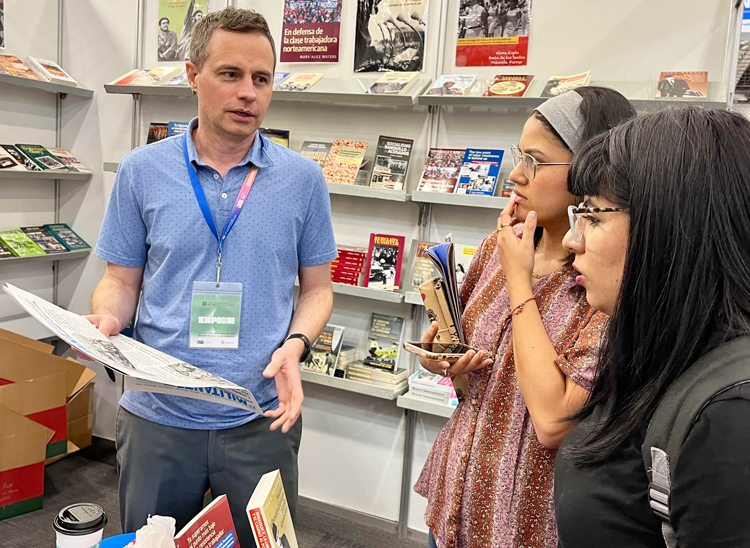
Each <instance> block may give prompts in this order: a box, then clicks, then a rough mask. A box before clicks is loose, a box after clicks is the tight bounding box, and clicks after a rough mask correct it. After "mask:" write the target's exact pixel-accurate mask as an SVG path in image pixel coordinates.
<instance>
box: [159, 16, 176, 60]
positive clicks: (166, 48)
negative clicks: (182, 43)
mask: <svg viewBox="0 0 750 548" xmlns="http://www.w3.org/2000/svg"><path fill="white" fill-rule="evenodd" d="M159 28H160V29H161V33H160V34H159V50H158V57H159V61H177V33H176V32H175V31H173V30H169V18H168V17H162V18H161V19H159Z"/></svg>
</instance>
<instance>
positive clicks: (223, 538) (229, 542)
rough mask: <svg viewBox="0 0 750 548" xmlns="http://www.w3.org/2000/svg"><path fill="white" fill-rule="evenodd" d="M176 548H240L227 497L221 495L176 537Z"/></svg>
mask: <svg viewBox="0 0 750 548" xmlns="http://www.w3.org/2000/svg"><path fill="white" fill-rule="evenodd" d="M174 546H175V548H198V547H200V548H233V547H235V546H239V541H238V540H237V531H236V530H235V527H234V520H233V519H232V512H231V510H230V509H229V501H228V500H227V496H226V495H219V496H218V497H216V498H215V499H214V500H213V501H212V502H211V503H210V504H209V505H208V506H206V507H205V508H204V509H203V510H201V511H200V512H199V513H198V515H196V516H195V517H194V518H193V519H192V520H190V522H189V523H188V524H187V525H186V526H185V527H183V528H182V530H181V531H180V532H179V533H178V534H177V536H175V537H174Z"/></svg>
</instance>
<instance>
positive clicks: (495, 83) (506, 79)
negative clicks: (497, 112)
mask: <svg viewBox="0 0 750 548" xmlns="http://www.w3.org/2000/svg"><path fill="white" fill-rule="evenodd" d="M533 79H534V75H533V74H498V75H497V76H495V78H494V79H493V80H492V82H491V83H490V85H489V86H487V89H486V90H485V92H484V96H485V97H523V96H524V95H526V92H527V91H528V90H529V86H530V85H531V81H532V80H533Z"/></svg>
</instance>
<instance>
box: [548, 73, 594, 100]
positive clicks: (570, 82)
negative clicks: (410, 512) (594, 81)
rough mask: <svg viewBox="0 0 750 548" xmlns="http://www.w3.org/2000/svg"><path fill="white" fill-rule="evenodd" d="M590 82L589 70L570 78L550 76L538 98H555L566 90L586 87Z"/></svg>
mask: <svg viewBox="0 0 750 548" xmlns="http://www.w3.org/2000/svg"><path fill="white" fill-rule="evenodd" d="M590 81H591V71H590V70H587V71H586V72H582V73H580V74H573V75H571V76H550V77H549V80H547V83H546V84H545V85H544V90H543V91H542V95H541V96H540V97H557V96H558V95H562V94H563V93H565V92H566V91H568V90H571V89H575V88H580V87H583V86H588V85H589V82H590Z"/></svg>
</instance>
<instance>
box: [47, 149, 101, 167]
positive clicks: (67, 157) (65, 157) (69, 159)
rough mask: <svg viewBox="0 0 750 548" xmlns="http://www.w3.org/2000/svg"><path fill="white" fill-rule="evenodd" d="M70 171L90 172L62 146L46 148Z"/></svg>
mask: <svg viewBox="0 0 750 548" xmlns="http://www.w3.org/2000/svg"><path fill="white" fill-rule="evenodd" d="M48 150H49V151H50V152H51V153H52V154H53V155H54V157H55V158H57V159H58V160H59V161H60V163H62V164H63V165H65V167H67V168H68V171H70V172H71V173H91V170H90V169H89V168H87V167H86V166H85V165H83V164H82V163H81V162H79V161H78V159H77V158H76V157H75V156H73V155H72V154H71V153H70V152H68V151H67V150H65V149H64V148H50V149H48Z"/></svg>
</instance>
